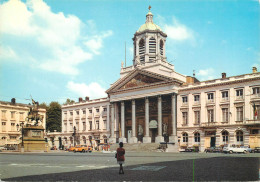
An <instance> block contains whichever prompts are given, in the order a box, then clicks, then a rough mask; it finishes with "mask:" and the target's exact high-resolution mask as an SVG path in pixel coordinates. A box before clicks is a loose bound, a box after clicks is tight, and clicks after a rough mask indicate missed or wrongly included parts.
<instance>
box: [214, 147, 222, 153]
mask: <svg viewBox="0 0 260 182" xmlns="http://www.w3.org/2000/svg"><path fill="white" fill-rule="evenodd" d="M213 152H214V153H221V152H223V149H222V147H215V148H214V149H213Z"/></svg>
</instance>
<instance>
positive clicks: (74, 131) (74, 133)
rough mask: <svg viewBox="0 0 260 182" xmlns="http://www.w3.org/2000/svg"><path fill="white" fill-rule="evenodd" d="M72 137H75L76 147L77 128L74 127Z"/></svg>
mask: <svg viewBox="0 0 260 182" xmlns="http://www.w3.org/2000/svg"><path fill="white" fill-rule="evenodd" d="M72 136H73V137H74V147H75V145H76V126H74V127H73V134H72Z"/></svg>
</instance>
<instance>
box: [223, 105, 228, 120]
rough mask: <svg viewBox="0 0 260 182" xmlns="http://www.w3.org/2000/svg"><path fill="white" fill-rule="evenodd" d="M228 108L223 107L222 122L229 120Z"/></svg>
mask: <svg viewBox="0 0 260 182" xmlns="http://www.w3.org/2000/svg"><path fill="white" fill-rule="evenodd" d="M228 114H229V113H228V108H222V122H228V120H229V117H228Z"/></svg>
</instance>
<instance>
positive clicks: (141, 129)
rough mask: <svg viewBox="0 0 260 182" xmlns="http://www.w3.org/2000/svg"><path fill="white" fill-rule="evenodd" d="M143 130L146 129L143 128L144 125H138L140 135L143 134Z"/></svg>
mask: <svg viewBox="0 0 260 182" xmlns="http://www.w3.org/2000/svg"><path fill="white" fill-rule="evenodd" d="M143 132H144V130H143V127H142V125H140V124H139V125H138V135H143Z"/></svg>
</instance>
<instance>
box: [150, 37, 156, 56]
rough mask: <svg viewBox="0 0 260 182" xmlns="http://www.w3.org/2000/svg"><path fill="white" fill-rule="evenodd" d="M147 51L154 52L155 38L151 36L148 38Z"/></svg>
mask: <svg viewBox="0 0 260 182" xmlns="http://www.w3.org/2000/svg"><path fill="white" fill-rule="evenodd" d="M149 53H152V54H155V53H156V40H155V38H153V37H152V38H150V40H149Z"/></svg>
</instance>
